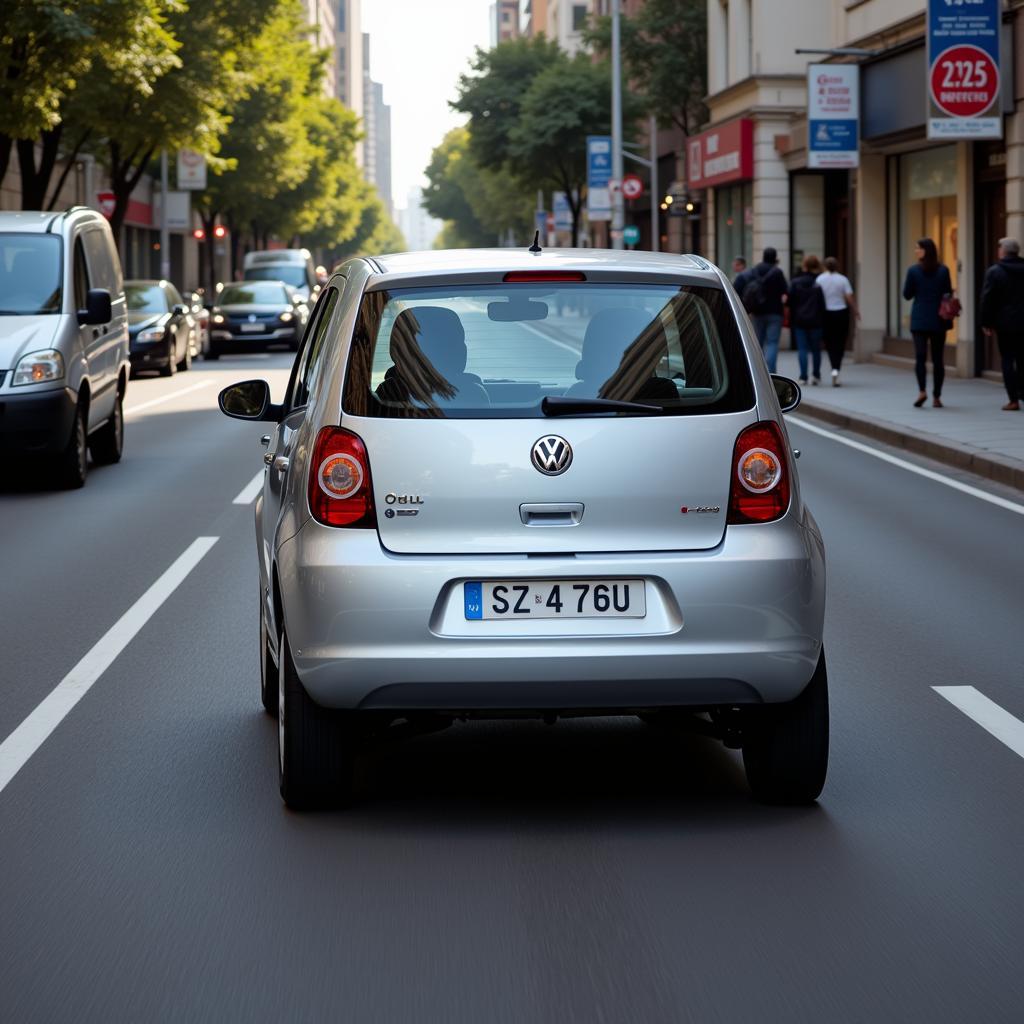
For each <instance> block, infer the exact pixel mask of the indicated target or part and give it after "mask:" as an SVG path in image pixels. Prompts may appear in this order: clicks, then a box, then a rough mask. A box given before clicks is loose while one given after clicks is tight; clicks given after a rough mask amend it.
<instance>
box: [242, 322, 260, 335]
mask: <svg viewBox="0 0 1024 1024" xmlns="http://www.w3.org/2000/svg"><path fill="white" fill-rule="evenodd" d="M241 327H242V333H243V334H255V333H257V332H262V331H263V324H242V325H241Z"/></svg>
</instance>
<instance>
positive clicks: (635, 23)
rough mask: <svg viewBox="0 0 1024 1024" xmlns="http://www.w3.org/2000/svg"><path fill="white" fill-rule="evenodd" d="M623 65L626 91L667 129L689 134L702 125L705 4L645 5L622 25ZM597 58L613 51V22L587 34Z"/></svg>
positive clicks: (675, 0)
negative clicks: (640, 100)
mask: <svg viewBox="0 0 1024 1024" xmlns="http://www.w3.org/2000/svg"><path fill="white" fill-rule="evenodd" d="M620 32H621V41H622V42H621V45H622V63H623V69H624V72H625V77H626V79H627V80H628V81H629V83H630V90H631V91H635V92H637V93H639V94H640V95H641V96H642V102H643V104H644V107H645V110H646V112H647V113H651V114H654V116H655V117H657V119H658V121H659V122H660V123H661V124H662V125H663V126H665V127H668V126H669V125H675V126H676V127H677V128H679V129H680V130H681V131H682V132H683V134H684V135H692V134H693V133H694V132H695V131H696V130H697V129H698V128H699V127H700V126H701V125H702V124H703V123H704V122H705V121H706V120H707V107H706V106H705V105H704V97H705V96H706V95H707V91H708V89H707V79H708V75H707V71H708V63H707V61H708V13H707V3H706V0H647V2H646V3H644V4H643V5H642V6H641V7H640V9H639V11H638V12H637V13H636V14H635V15H633V16H632V17H623V18H621V20H620ZM586 39H587V42H588V43H589V44H590V45H591V46H592V47H593V48H594V50H595V51H596V52H597V53H600V54H603V55H605V56H607V55H608V54H609V53H610V52H611V19H609V18H607V17H605V18H598V19H596V20H595V21H594V22H593V24H592V26H591V28H590V29H589V31H588V32H587V33H586Z"/></svg>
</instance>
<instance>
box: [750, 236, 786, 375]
mask: <svg viewBox="0 0 1024 1024" xmlns="http://www.w3.org/2000/svg"><path fill="white" fill-rule="evenodd" d="M755 281H756V282H757V283H758V284H759V285H760V288H759V297H758V299H759V301H757V302H755V303H754V304H753V305H748V300H747V299H746V298H745V293H746V291H747V290H748V289H749V288H750V287H751V285H752V284H753V283H754V282H755ZM786 288H787V285H786V275H785V274H784V273H783V272H782V271H781V269H779V255H778V253H777V252H776V251H775V250H774V249H773V248H772V247H771V246H770V245H769V246H768V247H767V248H766V249H765V251H764V259H763V260H762V261H761V262H760V263H758V265H757V266H756V267H754V269H753V271H752V273H751V277H750V279H749V280H748V281H747V282H746V284H745V285H744V290H743V292H741V293H740V299H742V300H743V304H744V306H747V308H748V310H749V311H750V313H751V314H752V319H753V321H754V331H755V333H756V334H757V341H758V344H759V345H760V346H761V351H762V352H763V353H764V358H765V362H767V363H768V372H769V373H774V372H775V364H776V362H777V361H778V357H779V338H780V336H781V335H782V314H783V309H782V308H783V305H784V304H785V301H786Z"/></svg>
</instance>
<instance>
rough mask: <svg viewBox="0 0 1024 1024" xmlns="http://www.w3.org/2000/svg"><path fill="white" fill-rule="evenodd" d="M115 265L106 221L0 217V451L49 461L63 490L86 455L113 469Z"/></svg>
mask: <svg viewBox="0 0 1024 1024" xmlns="http://www.w3.org/2000/svg"><path fill="white" fill-rule="evenodd" d="M128 370H129V364H128V323H127V315H126V310H125V295H124V283H123V279H122V275H121V262H120V260H119V259H118V255H117V250H116V249H115V247H114V239H113V236H112V235H111V232H110V225H109V224H108V223H107V221H106V218H104V217H102V216H101V215H100V214H99V213H96V212H95V211H93V210H88V209H86V208H85V207H74V208H72V209H70V210H68V211H66V212H64V213H28V212H23V213H0V452H2V453H3V455H4V456H5V459H7V460H10V459H21V460H26V461H29V460H30V461H33V462H37V463H38V462H39V461H40V460H44V459H45V460H48V461H50V462H51V463H52V466H53V471H54V477H55V479H56V481H57V482H58V483H59V484H60V485H62V486H65V487H81V486H82V484H84V483H85V477H86V472H87V469H88V456H89V453H90V452H91V453H92V459H93V462H94V463H97V464H99V463H112V462H118V461H120V458H121V449H122V445H123V441H124V418H123V409H122V403H123V400H124V395H125V391H126V389H127V386H128Z"/></svg>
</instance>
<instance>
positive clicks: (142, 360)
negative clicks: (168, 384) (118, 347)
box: [124, 281, 199, 377]
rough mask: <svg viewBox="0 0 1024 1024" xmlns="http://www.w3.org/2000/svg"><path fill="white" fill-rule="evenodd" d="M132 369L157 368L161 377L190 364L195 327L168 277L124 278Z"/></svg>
mask: <svg viewBox="0 0 1024 1024" xmlns="http://www.w3.org/2000/svg"><path fill="white" fill-rule="evenodd" d="M124 290H125V295H126V296H127V299H128V330H129V333H130V337H131V361H132V373H137V372H138V371H139V370H151V369H154V368H155V369H157V370H159V371H160V373H161V374H162V375H163V376H164V377H170V376H171V375H172V374H174V373H176V372H177V371H178V370H190V369H191V368H192V356H193V355H198V352H199V349H198V337H199V331H198V327H197V325H196V320H195V317H193V315H192V313H191V311H190V309H189V307H188V306H187V305H186V304H185V301H184V300H183V299H182V297H181V294H180V293H179V292H178V289H177V288H175V287H174V285H173V284H171V283H170V281H125V284H124Z"/></svg>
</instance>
